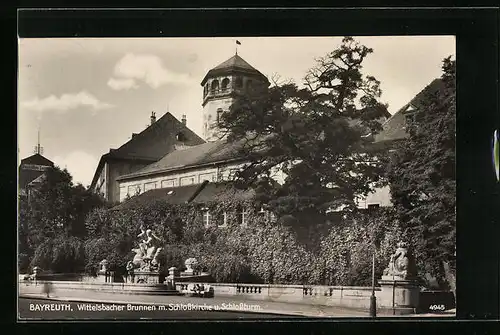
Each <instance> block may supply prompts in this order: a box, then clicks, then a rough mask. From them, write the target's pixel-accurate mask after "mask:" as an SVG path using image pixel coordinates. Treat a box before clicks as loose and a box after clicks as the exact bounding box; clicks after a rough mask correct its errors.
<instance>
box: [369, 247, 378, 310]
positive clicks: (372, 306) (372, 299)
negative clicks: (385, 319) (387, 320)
mask: <svg viewBox="0 0 500 335" xmlns="http://www.w3.org/2000/svg"><path fill="white" fill-rule="evenodd" d="M370 317H372V318H375V317H377V297H376V296H375V250H374V251H373V256H372V295H371V297H370Z"/></svg>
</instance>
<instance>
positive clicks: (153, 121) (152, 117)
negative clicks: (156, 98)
mask: <svg viewBox="0 0 500 335" xmlns="http://www.w3.org/2000/svg"><path fill="white" fill-rule="evenodd" d="M155 122H156V114H155V112H151V124H153V123H155Z"/></svg>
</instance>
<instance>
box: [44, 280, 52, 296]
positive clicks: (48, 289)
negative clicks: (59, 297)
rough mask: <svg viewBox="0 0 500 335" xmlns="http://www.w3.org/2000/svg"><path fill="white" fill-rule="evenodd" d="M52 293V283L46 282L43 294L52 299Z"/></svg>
mask: <svg viewBox="0 0 500 335" xmlns="http://www.w3.org/2000/svg"><path fill="white" fill-rule="evenodd" d="M51 292H52V283H51V282H46V283H44V284H43V293H45V294H46V295H47V298H50V293H51Z"/></svg>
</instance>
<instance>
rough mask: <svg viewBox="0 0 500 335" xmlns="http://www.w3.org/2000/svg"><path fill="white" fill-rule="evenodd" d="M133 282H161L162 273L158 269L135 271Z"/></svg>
mask: <svg viewBox="0 0 500 335" xmlns="http://www.w3.org/2000/svg"><path fill="white" fill-rule="evenodd" d="M133 282H134V283H136V284H159V283H160V273H159V272H157V271H134V274H133Z"/></svg>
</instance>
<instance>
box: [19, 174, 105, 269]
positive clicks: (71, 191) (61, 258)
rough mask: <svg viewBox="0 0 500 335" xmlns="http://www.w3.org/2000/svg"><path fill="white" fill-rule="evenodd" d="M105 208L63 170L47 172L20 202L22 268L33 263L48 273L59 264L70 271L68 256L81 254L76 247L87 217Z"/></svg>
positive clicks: (98, 198) (97, 197)
mask: <svg viewBox="0 0 500 335" xmlns="http://www.w3.org/2000/svg"><path fill="white" fill-rule="evenodd" d="M104 204H105V202H104V200H103V199H102V198H101V197H99V196H98V195H96V194H94V193H92V192H91V190H88V189H86V188H85V187H83V186H82V185H81V184H76V185H75V184H74V183H73V181H72V177H71V175H70V174H69V172H68V171H67V170H66V169H64V170H61V169H59V168H58V167H53V168H49V169H48V170H46V171H45V173H44V178H43V179H42V181H41V183H40V184H39V185H37V186H35V187H32V188H30V190H29V195H28V196H27V197H21V198H20V201H19V209H20V210H19V238H20V241H19V242H20V250H19V253H20V256H21V258H22V259H20V261H21V263H22V264H21V265H22V266H21V268H23V269H24V268H26V267H27V266H28V265H29V262H31V261H34V262H36V263H37V265H38V266H42V264H45V265H46V266H48V267H49V268H47V270H50V269H57V268H61V266H60V265H61V263H64V264H66V265H67V268H66V271H68V270H69V269H71V268H72V267H73V265H69V264H71V263H74V260H75V258H72V257H71V255H72V253H76V254H78V253H79V252H80V251H81V250H82V249H81V245H79V244H80V243H81V239H83V238H84V237H85V236H86V234H87V232H86V228H85V219H86V217H87V215H88V213H89V212H90V211H91V210H92V209H94V208H95V207H99V206H104ZM69 250H73V251H69ZM53 252H54V254H53ZM63 254H64V255H63ZM82 255H83V254H82ZM68 257H69V258H68ZM66 265H65V266H66ZM63 268H64V266H63Z"/></svg>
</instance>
